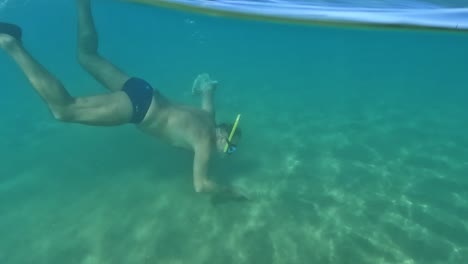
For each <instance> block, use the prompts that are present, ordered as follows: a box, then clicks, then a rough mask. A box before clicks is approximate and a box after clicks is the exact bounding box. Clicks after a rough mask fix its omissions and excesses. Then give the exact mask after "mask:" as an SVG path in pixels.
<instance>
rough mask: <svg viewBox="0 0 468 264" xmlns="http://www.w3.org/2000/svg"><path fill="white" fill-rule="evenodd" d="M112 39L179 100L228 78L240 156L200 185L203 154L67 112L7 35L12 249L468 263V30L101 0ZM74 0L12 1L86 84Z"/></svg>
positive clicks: (116, 50)
mask: <svg viewBox="0 0 468 264" xmlns="http://www.w3.org/2000/svg"><path fill="white" fill-rule="evenodd" d="M93 8H94V15H95V20H96V24H97V27H98V31H99V34H100V41H101V42H100V50H101V53H102V54H103V55H104V56H106V57H107V58H109V59H110V60H111V61H113V62H114V63H115V64H117V65H119V66H120V67H121V68H122V69H124V70H125V71H126V72H128V73H129V74H131V75H135V76H139V77H142V78H145V79H146V80H148V81H149V82H151V83H152V84H153V86H155V87H157V88H158V89H159V90H160V91H161V92H162V93H163V94H165V95H167V96H168V97H170V98H172V99H173V100H175V101H178V102H181V103H186V104H191V105H197V104H199V99H198V98H194V97H192V95H191V90H190V89H191V84H192V81H193V79H194V78H195V76H196V75H197V74H198V73H201V72H208V73H210V74H211V76H212V77H213V78H216V79H218V80H219V81H220V87H219V90H218V92H217V97H216V100H217V109H218V118H219V120H220V121H224V120H227V121H229V120H233V119H234V118H235V116H236V114H237V113H242V120H241V128H242V130H243V134H244V136H243V141H242V143H241V145H240V146H239V151H238V153H236V155H234V156H231V157H229V158H228V159H219V160H216V161H215V162H214V163H213V167H212V169H211V171H210V176H211V177H213V178H214V179H217V180H219V181H221V182H229V183H231V184H233V185H235V186H237V187H239V188H241V189H242V190H244V191H245V192H246V193H248V194H250V195H251V196H252V197H253V201H252V202H250V203H218V202H216V201H213V200H212V199H210V198H209V197H208V196H202V195H199V194H196V193H195V192H194V191H193V188H192V180H191V173H192V154H191V153H189V152H186V151H184V150H180V149H175V148H173V147H171V146H168V145H165V144H163V143H161V142H160V141H158V140H157V139H156V140H155V139H153V138H151V137H148V136H147V135H144V134H142V133H140V132H139V131H137V130H136V129H135V128H134V127H133V126H132V125H126V126H121V127H113V128H100V127H88V126H81V125H74V124H63V123H59V122H57V121H55V120H54V119H53V118H52V116H51V115H50V113H49V112H48V110H47V107H46V106H45V105H44V104H43V102H42V101H41V100H40V98H39V97H38V96H37V95H36V94H35V93H34V91H33V90H32V89H31V87H30V85H29V83H28V82H27V81H26V79H25V78H24V76H23V75H22V73H21V72H20V70H19V69H18V68H17V67H16V65H15V64H14V63H13V61H12V60H11V59H10V58H8V57H7V56H6V55H5V53H4V52H0V73H1V78H2V85H1V89H2V93H3V94H2V96H1V97H0V102H1V104H0V118H1V120H2V123H1V129H0V158H1V164H2V166H0V216H1V217H0V234H1V236H0V263H8V264H20V263H21V264H23V263H47V264H54V263H83V264H98V263H99V264H101V263H424V264H426V263H456V264H458V263H465V262H467V261H468V225H467V223H466V219H467V218H468V210H467V208H468V207H467V205H468V194H467V190H468V180H467V178H466V175H468V119H467V118H466V117H467V116H468V115H467V113H468V104H467V103H466V102H467V99H468V91H467V83H468V74H467V69H468V51H467V47H468V36H467V35H466V33H443V32H431V31H416V30H383V29H353V28H340V27H338V26H336V27H320V26H299V25H286V24H279V23H265V22H256V21H248V20H235V19H227V18H222V17H212V16H205V15H197V14H192V13H186V12H182V11H176V10H168V9H160V8H155V7H149V6H141V5H134V4H128V3H121V2H114V1H95V3H94V6H93ZM75 11H76V10H75V6H74V2H73V1H45V0H40V1H17V2H11V1H10V2H8V3H7V4H6V5H5V7H4V8H3V9H2V10H1V11H0V18H1V19H0V20H6V21H10V22H15V23H18V24H20V25H21V26H22V27H23V31H24V43H25V46H26V47H27V48H28V50H30V52H31V53H32V54H33V55H34V56H35V57H36V58H37V59H38V60H39V61H41V62H42V63H43V65H44V66H46V67H47V68H48V69H49V70H50V71H51V72H53V73H54V74H55V75H56V76H57V77H58V78H59V79H61V80H62V82H63V83H64V85H65V86H66V87H67V89H69V91H70V92H71V93H72V94H73V95H75V96H85V95H94V94H98V93H105V92H106V91H105V89H104V88H103V87H101V86H100V85H99V84H98V83H97V82H96V81H94V80H93V79H92V78H91V77H90V76H89V75H87V74H86V73H85V72H84V71H83V70H82V69H81V68H80V67H79V65H78V63H77V61H76V58H75V57H76V55H75V48H76V43H75V41H76V36H75V35H76V14H75Z"/></svg>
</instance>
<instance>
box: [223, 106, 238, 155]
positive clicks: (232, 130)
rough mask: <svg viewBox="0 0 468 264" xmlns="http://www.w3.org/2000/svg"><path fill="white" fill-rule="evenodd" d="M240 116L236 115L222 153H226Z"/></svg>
mask: <svg viewBox="0 0 468 264" xmlns="http://www.w3.org/2000/svg"><path fill="white" fill-rule="evenodd" d="M240 116H241V115H240V114H237V118H236V121H235V122H234V126H232V129H231V133H230V134H229V138H228V142H226V145H225V146H224V153H226V152H227V151H228V148H229V142H231V140H232V137H233V136H234V133H235V132H236V129H237V124H239V120H240Z"/></svg>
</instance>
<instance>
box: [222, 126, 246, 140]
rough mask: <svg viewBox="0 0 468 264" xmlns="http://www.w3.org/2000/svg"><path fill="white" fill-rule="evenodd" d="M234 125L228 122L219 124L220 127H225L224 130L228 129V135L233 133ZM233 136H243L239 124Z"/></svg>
mask: <svg viewBox="0 0 468 264" xmlns="http://www.w3.org/2000/svg"><path fill="white" fill-rule="evenodd" d="M233 127H234V124H228V123H221V124H218V128H220V129H223V130H224V131H226V133H227V134H228V136H229V134H230V133H231V130H232V128H233ZM232 137H233V138H234V137H239V138H241V137H242V131H241V129H240V127H239V126H237V128H236V131H235V132H234V135H233V136H232Z"/></svg>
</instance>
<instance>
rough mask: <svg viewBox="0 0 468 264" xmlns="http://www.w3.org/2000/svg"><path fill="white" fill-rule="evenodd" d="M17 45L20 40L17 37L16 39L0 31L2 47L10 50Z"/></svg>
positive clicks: (0, 46)
mask: <svg viewBox="0 0 468 264" xmlns="http://www.w3.org/2000/svg"><path fill="white" fill-rule="evenodd" d="M17 45H19V42H18V40H17V39H15V38H14V37H12V36H10V35H8V34H2V33H0V48H2V49H4V50H5V51H7V52H8V51H10V50H12V49H13V48H14V47H15V46H17Z"/></svg>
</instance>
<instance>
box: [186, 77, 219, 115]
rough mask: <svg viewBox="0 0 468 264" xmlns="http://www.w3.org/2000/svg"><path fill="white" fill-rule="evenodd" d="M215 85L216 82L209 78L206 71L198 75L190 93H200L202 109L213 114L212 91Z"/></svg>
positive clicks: (216, 84)
mask: <svg viewBox="0 0 468 264" xmlns="http://www.w3.org/2000/svg"><path fill="white" fill-rule="evenodd" d="M217 86H218V82H217V81H213V80H211V79H210V76H209V75H208V74H206V73H204V74H200V75H198V76H197V78H196V79H195V81H194V82H193V86H192V93H193V94H200V95H201V97H202V109H203V110H205V111H207V112H209V113H211V114H213V115H214V114H215V108H214V92H215V90H216V87H217Z"/></svg>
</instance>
